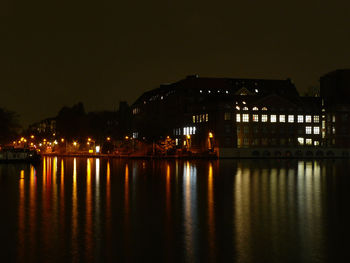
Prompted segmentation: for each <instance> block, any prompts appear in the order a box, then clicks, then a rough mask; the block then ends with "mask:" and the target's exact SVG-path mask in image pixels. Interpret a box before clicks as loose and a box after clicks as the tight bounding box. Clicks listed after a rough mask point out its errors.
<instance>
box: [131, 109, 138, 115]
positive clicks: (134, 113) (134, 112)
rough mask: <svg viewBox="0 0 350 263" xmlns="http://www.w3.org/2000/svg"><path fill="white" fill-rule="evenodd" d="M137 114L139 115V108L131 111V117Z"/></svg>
mask: <svg viewBox="0 0 350 263" xmlns="http://www.w3.org/2000/svg"><path fill="white" fill-rule="evenodd" d="M138 113H140V109H139V108H134V109H132V114H133V115H136V114H138Z"/></svg>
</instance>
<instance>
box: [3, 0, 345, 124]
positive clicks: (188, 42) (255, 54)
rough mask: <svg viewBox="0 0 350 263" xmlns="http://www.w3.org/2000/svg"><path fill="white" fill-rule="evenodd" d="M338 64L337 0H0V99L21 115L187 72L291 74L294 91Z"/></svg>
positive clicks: (126, 96) (109, 100) (111, 102)
mask: <svg viewBox="0 0 350 263" xmlns="http://www.w3.org/2000/svg"><path fill="white" fill-rule="evenodd" d="M337 68H350V1H345V0H342V1H340V0H329V1H316V0H303V1H299V0H270V1H264V0H240V1H235V0H225V1H220V0H216V1H213V0H211V1H203V0H201V1H200V0H163V1H160V0H148V1H146V0H134V1H129V0H125V1H121V0H111V1H90V0H84V1H76V0H59V1H58V0H45V1H42V0H40V1H37V0H25V1H18V0H1V1H0V90H1V92H0V107H6V108H8V109H10V110H14V111H17V112H18V113H19V114H20V115H21V121H22V123H23V124H25V125H26V124H29V123H31V122H34V121H38V120H40V119H43V118H46V117H50V116H55V115H56V114H57V112H58V110H59V109H60V108H61V107H62V106H64V105H67V106H71V105H72V104H74V103H76V102H78V101H82V102H83V103H84V104H85V106H86V109H87V110H88V111H91V110H102V109H109V110H111V109H113V108H115V107H116V106H117V104H118V102H119V101H120V100H127V101H128V102H129V103H132V102H134V100H135V99H136V98H137V97H138V96H139V95H141V93H142V92H144V91H146V90H149V89H152V88H155V87H157V86H158V85H159V84H160V83H167V82H174V81H177V80H179V79H181V78H183V77H185V76H186V75H191V74H199V75H200V76H210V77H238V78H239V77H242V78H243V77H244V78H287V77H290V78H292V80H293V81H294V83H295V84H296V85H297V88H298V89H299V91H303V90H306V89H307V88H308V87H310V86H313V85H318V79H319V77H320V76H321V75H322V74H324V73H326V72H328V71H331V70H334V69H337Z"/></svg>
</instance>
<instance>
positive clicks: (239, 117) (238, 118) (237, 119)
mask: <svg viewBox="0 0 350 263" xmlns="http://www.w3.org/2000/svg"><path fill="white" fill-rule="evenodd" d="M236 122H241V114H236Z"/></svg>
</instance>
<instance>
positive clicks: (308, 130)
mask: <svg viewBox="0 0 350 263" xmlns="http://www.w3.org/2000/svg"><path fill="white" fill-rule="evenodd" d="M305 133H306V134H311V133H312V127H311V126H306V127H305Z"/></svg>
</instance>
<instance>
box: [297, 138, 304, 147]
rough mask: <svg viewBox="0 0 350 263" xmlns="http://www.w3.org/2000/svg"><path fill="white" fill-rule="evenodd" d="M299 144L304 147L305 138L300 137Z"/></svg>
mask: <svg viewBox="0 0 350 263" xmlns="http://www.w3.org/2000/svg"><path fill="white" fill-rule="evenodd" d="M298 143H299V145H304V138H303V137H298Z"/></svg>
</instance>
